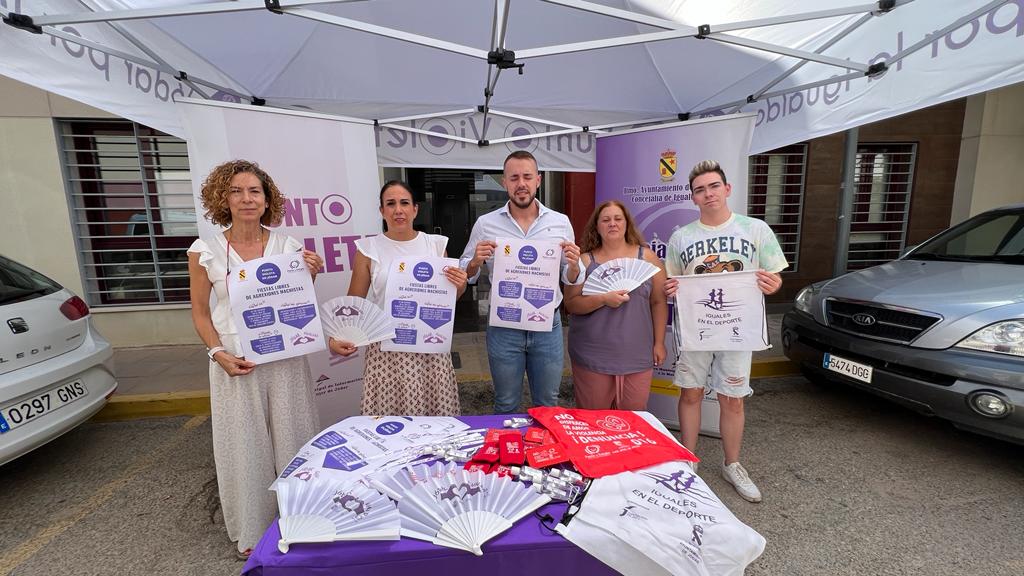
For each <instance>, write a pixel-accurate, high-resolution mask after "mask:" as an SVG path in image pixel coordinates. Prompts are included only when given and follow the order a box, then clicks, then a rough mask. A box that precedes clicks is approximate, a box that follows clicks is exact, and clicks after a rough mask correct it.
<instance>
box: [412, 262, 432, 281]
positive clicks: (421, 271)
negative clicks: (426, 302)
mask: <svg viewBox="0 0 1024 576" xmlns="http://www.w3.org/2000/svg"><path fill="white" fill-rule="evenodd" d="M412 276H413V278H415V279H417V280H419V281H420V282H426V281H428V280H430V279H431V278H433V277H434V267H433V266H431V265H430V264H427V263H426V262H420V263H418V264H416V265H415V266H413V267H412Z"/></svg>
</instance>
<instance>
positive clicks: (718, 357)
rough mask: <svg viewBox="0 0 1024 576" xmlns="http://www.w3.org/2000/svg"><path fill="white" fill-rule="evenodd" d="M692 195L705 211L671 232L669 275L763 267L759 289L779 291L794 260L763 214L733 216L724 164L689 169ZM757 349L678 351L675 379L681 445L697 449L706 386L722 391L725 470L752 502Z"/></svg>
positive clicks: (670, 284) (755, 493)
mask: <svg viewBox="0 0 1024 576" xmlns="http://www.w3.org/2000/svg"><path fill="white" fill-rule="evenodd" d="M690 193H691V194H692V198H693V203H694V204H696V205H697V208H699V209H700V219H698V220H696V221H694V222H691V223H689V224H687V225H686V226H683V227H682V228H680V229H678V230H676V231H675V232H673V233H672V238H671V239H669V241H668V254H667V255H666V256H665V269H666V271H667V272H668V275H669V276H681V275H685V274H708V273H714V272H725V271H731V272H737V271H740V270H756V271H757V287H758V288H759V289H760V290H761V292H763V293H764V294H774V293H776V292H778V291H779V288H781V287H782V277H781V276H780V275H779V272H781V271H782V270H783V269H785V268H786V267H787V266H789V263H788V262H786V257H785V255H784V254H783V253H782V248H781V247H780V246H779V242H778V240H777V239H776V238H775V234H774V233H773V232H772V230H771V228H769V227H768V225H767V224H765V223H764V221H763V220H758V219H756V218H750V217H747V216H743V215H741V214H734V213H733V212H732V210H730V209H729V204H728V202H727V200H728V198H729V195H730V194H731V193H732V185H730V184H729V183H728V182H726V180H725V171H723V170H722V168H721V166H719V165H718V162H715V161H714V160H705V161H703V162H700V163H698V164H697V165H696V166H694V167H693V170H692V171H691V172H690ZM678 283H679V281H678V280H675V279H673V278H670V279H669V280H667V281H666V282H665V295H666V296H668V297H669V298H671V297H673V296H674V295H675V293H676V290H677V288H678ZM750 361H751V353H750V352H742V351H719V352H704V351H687V350H681V351H680V352H679V361H678V362H677V363H676V371H675V372H676V373H675V378H674V379H673V384H675V385H676V386H679V387H680V388H682V390H681V391H680V392H681V393H680V395H679V428H680V430H681V432H682V435H683V445H684V446H686V447H687V448H689V449H690V450H692V451H694V452H696V451H697V437H698V434H699V432H700V405H701V401H702V400H703V399H704V387H705V386H710V387H711V389H712V390H714V391H715V392H716V393H717V394H718V404H719V407H720V409H721V417H720V422H721V433H722V451H723V452H724V454H725V461H724V462H723V463H722V475H723V476H724V477H725V479H726V480H728V481H729V483H730V484H732V485H733V487H735V488H736V492H738V493H739V495H740V496H742V497H743V498H744V499H746V500H748V501H750V502H760V501H761V491H760V490H758V489H757V486H756V485H755V484H754V482H753V481H752V480H751V479H750V476H749V475H748V474H747V471H746V469H744V468H743V466H742V465H741V464H740V462H739V457H740V446H741V445H742V443H743V424H744V420H745V419H744V412H743V399H744V398H745V397H746V396H749V395H751V394H753V391H752V390H751V388H750Z"/></svg>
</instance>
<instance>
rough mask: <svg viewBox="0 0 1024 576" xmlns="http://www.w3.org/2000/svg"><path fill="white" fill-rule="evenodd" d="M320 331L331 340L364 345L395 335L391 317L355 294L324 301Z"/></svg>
mask: <svg viewBox="0 0 1024 576" xmlns="http://www.w3.org/2000/svg"><path fill="white" fill-rule="evenodd" d="M320 308H321V309H322V310H323V314H321V315H320V316H321V318H323V323H324V332H326V333H327V335H328V336H330V337H331V338H334V339H335V340H347V341H349V342H352V343H353V345H354V346H366V345H367V344H372V343H374V342H380V341H381V340H389V339H391V338H394V337H395V327H394V325H393V324H392V322H391V317H390V316H388V315H387V313H386V312H384V311H383V310H381V309H380V308H379V307H377V305H376V304H374V303H373V302H370V301H369V300H367V299H365V298H359V297H358V296H341V297H338V298H332V299H330V300H328V301H327V302H324V303H323V305H322V306H321V307H320Z"/></svg>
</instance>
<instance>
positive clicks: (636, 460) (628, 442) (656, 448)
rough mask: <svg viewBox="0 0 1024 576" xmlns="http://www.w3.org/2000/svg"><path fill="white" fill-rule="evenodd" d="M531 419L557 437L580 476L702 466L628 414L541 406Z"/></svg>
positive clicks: (679, 445) (665, 437) (687, 453)
mask: <svg viewBox="0 0 1024 576" xmlns="http://www.w3.org/2000/svg"><path fill="white" fill-rule="evenodd" d="M529 413H530V416H533V418H534V419H535V420H537V422H540V423H541V424H543V425H544V427H545V428H547V429H548V430H550V431H551V433H552V434H554V436H555V438H556V439H557V440H558V441H559V442H560V443H561V444H562V446H563V447H565V452H566V454H567V455H568V456H569V460H570V461H572V463H573V465H574V466H576V469H577V470H579V471H580V474H583V475H584V476H586V477H588V478H600V477H602V476H608V475H610V474H617V473H619V472H625V471H627V470H636V469H639V468H646V467H647V466H653V465H655V464H661V463H662V462H669V461H671V460H686V461H689V462H699V461H700V459H699V458H697V457H696V456H694V455H693V452H690V451H689V450H687V449H686V448H685V447H683V445H682V444H680V443H678V442H676V441H675V439H673V438H669V437H668V436H666V435H665V434H663V433H661V432H659V431H658V430H656V429H655V428H654V427H653V426H651V425H650V424H649V423H648V422H647V421H646V420H644V419H643V418H642V417H641V416H638V415H637V414H635V413H633V412H630V411H627V410H582V409H574V408H558V407H552V406H539V407H537V408H530V410H529Z"/></svg>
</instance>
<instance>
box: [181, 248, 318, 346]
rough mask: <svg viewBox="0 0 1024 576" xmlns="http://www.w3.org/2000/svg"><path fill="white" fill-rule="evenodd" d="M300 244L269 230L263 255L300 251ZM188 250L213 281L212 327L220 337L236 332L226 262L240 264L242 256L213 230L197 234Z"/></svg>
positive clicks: (233, 265)
mask: <svg viewBox="0 0 1024 576" xmlns="http://www.w3.org/2000/svg"><path fill="white" fill-rule="evenodd" d="M302 248H303V246H302V243H301V242H299V241H298V240H296V239H295V238H292V237H291V236H287V235H285V234H278V233H277V232H274V231H272V230H271V231H270V238H269V239H268V240H267V248H266V250H265V251H264V252H263V255H264V256H274V255H277V254H284V253H286V252H301V251H302ZM188 251H189V252H194V253H196V254H199V265H200V266H202V267H203V268H206V276H207V277H208V278H209V279H210V283H211V284H213V294H214V296H215V297H216V301H215V302H214V303H213V305H212V306H213V308H212V314H211V315H212V317H213V327H214V328H216V330H217V333H218V334H220V336H221V338H222V339H223V338H224V337H225V336H228V335H231V336H234V335H237V334H238V329H237V328H235V321H234V319H233V318H232V316H231V305H230V303H229V300H228V284H227V279H228V262H229V261H230V262H231V267H232V268H234V267H236V266H241V265H242V264H243V263H245V260H243V259H242V257H241V256H239V255H238V253H237V252H235V249H234V248H232V249H231V253H230V254H228V240H227V238H225V237H224V234H217V235H216V236H215V237H214V238H212V239H211V241H210V242H207V241H205V240H203V239H201V238H200V239H197V240H196V241H195V242H193V243H192V245H191V246H189V248H188Z"/></svg>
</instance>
